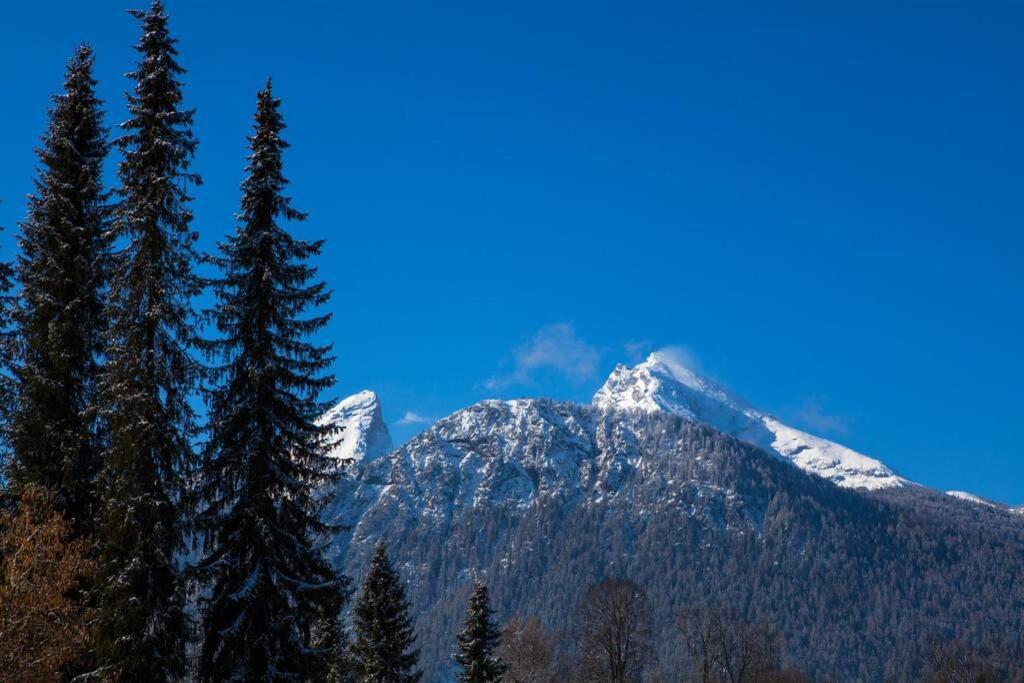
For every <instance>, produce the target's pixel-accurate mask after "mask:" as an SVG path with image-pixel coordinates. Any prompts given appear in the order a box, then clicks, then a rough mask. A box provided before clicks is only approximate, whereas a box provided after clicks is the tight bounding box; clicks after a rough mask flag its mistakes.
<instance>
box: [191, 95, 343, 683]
mask: <svg viewBox="0 0 1024 683" xmlns="http://www.w3.org/2000/svg"><path fill="white" fill-rule="evenodd" d="M279 106H280V100H278V99H275V98H274V96H273V94H272V90H271V84H270V81H269V80H268V81H267V85H266V88H265V89H264V90H262V91H260V92H259V94H258V96H257V108H256V116H255V126H254V128H255V132H254V134H253V135H252V136H250V137H249V147H250V155H249V162H248V166H247V167H246V170H247V171H248V177H247V178H246V179H245V181H244V182H243V183H242V210H241V213H240V214H239V220H240V222H241V225H240V227H239V228H238V229H237V230H236V231H235V232H234V234H233V235H232V236H231V237H230V238H229V239H228V240H227V242H226V243H224V244H222V245H221V252H222V257H221V258H219V259H217V261H218V263H219V265H220V267H221V268H222V271H223V277H222V279H220V280H218V281H217V282H216V283H215V292H216V295H217V301H218V306H217V308H216V309H215V310H214V311H213V312H212V313H213V316H212V317H213V319H214V321H215V322H216V326H217V329H218V330H219V332H220V337H219V338H218V339H217V340H216V341H214V342H211V344H210V346H211V347H212V350H213V351H214V352H215V356H216V357H218V358H220V359H221V360H222V361H223V363H222V364H221V365H219V366H218V367H216V368H215V369H214V372H215V373H216V375H218V376H219V379H220V381H219V382H218V386H217V387H216V388H215V389H214V391H213V392H212V395H211V402H210V440H209V443H208V450H207V452H206V454H205V457H204V460H203V483H202V491H201V499H202V500H203V503H204V505H205V506H206V507H205V509H204V511H203V512H202V513H201V514H200V516H199V518H198V525H197V529H198V530H199V531H200V532H201V534H202V535H204V536H205V548H206V553H205V555H204V557H203V559H202V560H201V561H200V563H199V565H198V567H197V569H198V572H199V575H200V576H202V577H205V578H206V579H207V580H208V582H209V584H210V587H211V590H210V594H209V596H208V597H206V598H204V601H203V602H204V606H203V616H204V628H203V647H202V657H201V665H200V674H201V676H202V678H203V679H204V680H208V681H228V680H231V681H294V680H309V679H310V678H311V677H313V676H314V675H316V674H318V673H320V672H322V671H324V670H325V667H326V666H327V665H328V663H329V660H330V659H332V658H333V657H334V655H335V652H334V650H335V649H336V647H335V645H336V644H337V642H338V638H337V636H338V634H337V633H333V634H331V633H325V632H324V628H328V629H330V628H331V627H332V626H333V625H334V624H336V622H337V617H338V613H339V612H340V609H341V606H342V601H343V596H344V594H345V581H344V580H343V579H341V578H339V577H338V576H337V575H336V574H335V573H334V571H333V570H332V569H331V567H330V566H329V565H328V564H327V562H326V561H325V559H324V556H323V552H322V541H321V539H324V538H325V537H326V533H327V532H328V531H329V530H330V528H329V527H327V526H326V525H324V524H323V523H322V522H321V521H320V511H321V510H320V509H321V503H320V501H319V500H318V497H317V496H316V495H315V493H316V491H317V490H318V489H320V488H321V487H322V486H323V485H324V484H325V483H327V482H328V481H329V480H331V479H332V478H333V476H334V475H333V472H334V467H333V466H332V461H331V459H330V457H329V456H328V455H327V450H328V447H329V445H330V440H331V434H332V431H331V428H330V427H326V426H320V425H317V424H316V419H317V418H318V417H319V416H320V415H321V414H322V413H323V412H324V410H325V409H326V405H325V404H324V403H322V402H321V401H320V400H319V395H320V393H321V391H322V390H324V389H326V388H327V387H329V386H330V385H331V384H332V382H333V378H332V377H331V376H330V375H328V374H326V373H325V371H326V369H327V367H328V365H329V364H330V362H331V360H332V359H331V357H330V356H329V355H328V353H329V347H324V346H316V345H314V344H311V343H310V342H309V341H308V340H307V338H308V336H309V335H310V334H312V333H313V332H315V331H317V330H319V329H320V328H322V327H323V326H324V325H325V324H326V323H327V321H328V320H329V316H327V315H320V316H317V315H309V314H308V312H309V311H310V309H312V308H314V307H316V306H319V305H321V304H323V303H325V302H326V301H327V298H328V296H329V292H328V291H327V290H326V289H325V287H324V284H323V283H322V282H315V283H313V282H311V279H312V278H313V277H314V276H315V273H316V269H315V268H314V267H312V266H310V265H309V264H308V263H307V261H308V260H309V259H310V258H311V257H314V256H316V255H317V254H319V252H320V248H321V244H322V243H321V242H319V241H316V242H304V241H300V240H298V239H296V238H294V237H293V236H292V235H290V234H289V233H288V231H287V230H285V229H284V228H283V227H282V226H281V225H280V223H281V222H282V221H287V220H292V221H299V220H303V219H304V218H305V217H306V216H305V214H302V213H299V212H298V211H296V210H295V209H293V208H292V207H291V203H290V200H289V198H287V197H286V196H285V195H284V194H283V193H284V189H285V186H286V185H287V181H286V180H285V178H284V176H283V175H282V164H281V155H282V152H283V150H284V149H285V148H286V147H287V146H288V145H287V143H286V142H285V141H284V140H282V139H281V131H282V130H283V129H284V128H285V125H284V122H283V120H282V118H281V114H280V112H279V110H278V108H279ZM314 627H316V628H314ZM318 646H319V647H318Z"/></svg>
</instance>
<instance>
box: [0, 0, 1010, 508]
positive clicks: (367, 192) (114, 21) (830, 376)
mask: <svg viewBox="0 0 1024 683" xmlns="http://www.w3.org/2000/svg"><path fill="white" fill-rule="evenodd" d="M132 4H133V3H131V2H128V1H127V0H113V1H108V0H93V1H91V2H88V3H83V2H51V3H37V2H27V1H24V0H13V2H11V1H10V0H9V1H8V2H5V3H4V21H3V22H2V23H0V92H2V93H3V119H2V121H3V125H2V126H0V146H2V149H3V158H2V161H0V200H2V202H3V203H2V204H0V225H4V226H7V228H8V234H9V233H10V232H11V229H12V228H13V226H15V224H16V222H17V221H18V220H19V219H20V218H21V217H22V216H23V213H24V195H25V194H26V193H27V192H28V191H29V189H30V181H31V174H32V169H33V166H34V158H33V156H32V147H33V145H34V144H35V142H36V140H37V139H38V136H39V135H40V133H41V132H42V130H43V126H44V122H45V108H46V106H47V96H48V95H49V94H50V93H52V92H54V91H55V90H56V89H58V88H59V86H60V82H61V75H62V69H63V65H64V63H65V61H66V59H67V58H68V57H69V56H70V55H71V53H72V51H73V50H74V47H75V45H76V44H77V43H78V42H79V41H82V40H87V41H89V42H91V43H92V44H93V46H94V47H95V49H96V51H97V53H98V58H97V65H96V66H97V76H98V77H99V79H100V80H101V85H100V89H101V93H102V95H103V96H104V98H105V99H106V100H107V111H108V120H109V122H110V123H111V124H115V123H117V122H119V121H120V120H122V119H123V117H124V105H123V97H122V93H123V91H124V90H125V89H126V88H127V87H128V83H127V82H126V81H125V79H124V78H123V76H122V74H123V73H124V72H125V71H127V70H129V69H130V68H131V67H132V64H133V59H134V56H133V52H132V50H131V45H132V44H133V43H134V41H135V39H136V36H137V28H136V24H135V22H134V20H132V19H131V18H130V17H129V16H127V15H126V14H125V13H124V11H123V9H124V8H125V7H126V6H132ZM135 4H142V3H135ZM772 4H773V5H775V7H774V8H773V9H768V8H767V7H766V5H767V3H736V2H723V3H699V4H698V3H692V4H691V3H682V2H678V3H669V2H666V3H642V2H640V3H601V2H587V3H570V2H563V3H553V2H518V3H480V2H444V3H438V2H418V3H392V2H375V3H347V2H331V3H327V2H324V3H316V2H292V3H281V2H263V1H260V0H250V1H247V2H234V1H230V2H217V3H206V2H202V3H200V2H195V1H192V0H168V8H169V11H170V13H171V18H172V30H173V32H174V33H175V34H176V35H177V36H178V37H179V38H180V41H181V42H180V45H179V47H180V50H181V61H182V63H183V64H184V65H185V66H186V68H188V70H189V73H188V75H187V76H186V81H187V87H186V98H187V101H188V104H189V105H191V106H194V107H196V109H197V134H198V136H199V139H200V147H199V152H198V157H197V160H196V168H197V170H198V171H199V172H200V173H201V174H202V175H203V176H204V179H205V184H204V186H203V187H202V188H199V189H198V190H197V193H196V194H197V201H196V202H195V210H196V223H195V225H196V227H197V229H199V230H200V231H201V233H202V236H203V237H202V239H203V245H204V246H205V247H210V246H212V245H213V244H214V242H215V241H216V240H217V239H218V238H220V237H221V236H223V235H224V234H225V233H226V232H227V231H229V230H230V229H231V227H232V215H233V212H234V211H235V210H236V208H237V205H238V183H239V182H240V180H241V178H242V167H243V163H244V154H245V139H244V136H245V135H246V134H247V133H248V130H249V125H250V120H251V113H252V109H253V107H254V100H255V92H256V90H257V89H258V88H259V86H260V85H261V84H262V82H263V80H264V79H265V78H266V76H267V75H268V74H269V75H273V77H274V79H275V88H276V90H277V92H278V94H279V95H280V96H281V97H282V98H283V100H284V104H283V112H284V115H285V117H286V120H287V122H288V123H289V126H290V127H289V129H288V131H286V133H287V137H288V139H289V140H290V141H291V143H292V144H293V148H292V150H290V152H289V154H288V156H287V159H286V168H287V172H288V175H289V177H290V178H291V180H292V181H293V186H292V194H293V196H294V198H295V204H296V206H297V207H299V208H302V209H306V210H308V211H309V212H310V214H311V218H310V220H309V221H307V222H306V223H305V224H302V225H301V226H298V227H296V231H297V232H298V233H299V234H301V235H303V236H308V237H324V238H326V239H327V240H328V243H327V247H326V250H325V252H324V255H323V259H322V263H321V272H322V274H323V276H324V277H325V278H326V279H327V280H328V281H329V282H330V284H331V286H332V287H333V288H334V291H335V295H334V299H333V301H332V304H331V308H332V310H333V311H334V313H335V318H334V321H333V323H332V325H331V327H330V329H329V330H328V331H327V334H326V336H327V337H329V338H330V339H332V340H333V342H334V344H335V349H336V352H337V355H338V360H337V364H336V372H337V376H338V380H339V381H338V386H337V390H336V394H337V395H338V396H343V395H347V394H349V393H352V392H355V391H357V390H359V389H362V388H372V389H375V390H376V391H377V392H378V393H379V394H380V395H381V397H382V400H383V403H384V409H385V416H386V418H387V419H388V420H389V421H390V422H391V423H392V425H393V429H394V431H395V432H396V435H397V436H399V437H407V436H408V435H410V434H412V433H414V432H415V431H416V430H417V429H420V428H422V425H419V424H417V423H416V421H415V420H414V419H413V420H410V421H409V422H408V423H407V424H402V425H398V424H396V423H397V422H399V421H400V420H401V419H402V418H403V417H404V416H406V415H407V413H411V414H413V415H412V416H411V417H415V416H417V415H418V416H422V417H425V418H435V417H439V416H442V415H445V414H447V413H449V412H451V411H453V410H455V409H457V408H459V407H462V406H465V405H468V404H470V403H472V402H474V401H476V400H479V399H482V398H485V397H492V396H501V397H513V396H527V395H550V396H554V397H557V398H566V399H574V400H587V399H589V397H590V395H591V394H592V393H593V391H594V390H595V389H596V388H597V387H598V386H599V385H600V384H601V382H602V381H603V379H604V375H606V374H607V373H608V372H609V371H610V370H611V369H612V367H614V365H615V363H616V362H628V361H633V360H636V359H637V358H638V357H639V356H640V355H641V354H642V353H644V352H645V351H648V350H651V349H654V348H658V347H661V346H665V345H679V346H682V347H685V348H686V349H688V350H689V352H690V353H691V354H692V355H693V356H694V357H695V358H697V359H698V362H699V363H700V365H701V367H702V368H703V369H704V371H705V372H707V373H709V374H710V375H711V376H712V377H714V378H716V379H717V380H719V381H720V382H722V383H724V384H725V385H727V386H729V387H731V388H732V389H733V390H735V391H737V392H738V393H740V394H742V395H744V396H746V397H747V398H748V399H749V400H750V401H751V402H752V403H753V404H755V405H757V406H759V407H762V408H764V409H767V410H769V411H772V412H774V413H776V414H777V415H779V416H781V417H782V418H783V419H786V420H788V421H789V422H791V423H793V424H795V425H797V426H802V427H804V428H807V429H808V430H810V431H814V432H817V433H822V434H824V435H826V436H830V437H833V438H836V439H837V440H839V441H841V442H843V443H846V444H848V445H850V446H851V447H854V448H856V449H858V450H860V451H863V452H865V453H868V454H871V455H873V456H876V457H878V458H880V459H882V460H883V461H884V462H886V463H887V464H889V465H890V466H892V467H893V468H895V469H896V470H898V471H899V472H900V473H901V474H904V475H905V476H908V477H910V478H912V479H915V480H917V481H920V482H922V483H925V484H928V485H931V486H935V487H939V488H944V489H951V488H957V489H965V490H969V491H972V492H975V493H977V494H980V495H985V496H989V497H992V498H995V499H998V500H1003V501H1007V502H1011V503H1015V504H1021V503H1024V457H1022V456H1024V445H1022V440H1021V425H1022V423H1024V419H1022V409H1021V399H1020V386H1021V384H1022V380H1024V358H1022V354H1021V346H1022V343H1021V340H1022V333H1024V329H1022V328H1024V324H1022V310H1024V306H1022V304H1024V268H1022V267H1021V257H1022V248H1024V236H1022V227H1024V201H1022V197H1024V193H1022V189H1024V162H1022V159H1024V126H1022V122H1024V89H1022V88H1021V87H1020V74H1021V72H1022V69H1024V52H1022V51H1021V49H1020V42H1019V40H1020V38H1019V27H1020V26H1021V25H1024V5H1021V4H1020V3H1009V2H1007V3H996V2H993V3H975V2H961V3H952V2H948V3H941V4H938V3H899V2H879V3H869V2H862V3H842V4H839V3H810V2H807V3H795V4H786V3H772ZM111 166H112V165H111ZM4 247H5V249H7V250H6V252H5V253H7V254H8V256H9V255H10V249H9V241H8V240H5V241H4Z"/></svg>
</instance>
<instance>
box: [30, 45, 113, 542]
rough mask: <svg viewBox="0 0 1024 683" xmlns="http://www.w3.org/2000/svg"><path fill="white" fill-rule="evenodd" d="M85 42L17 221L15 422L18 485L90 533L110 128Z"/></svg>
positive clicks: (56, 101)
mask: <svg viewBox="0 0 1024 683" xmlns="http://www.w3.org/2000/svg"><path fill="white" fill-rule="evenodd" d="M92 67H93V53H92V50H91V49H90V48H89V47H88V46H85V45H83V46H82V47H80V48H79V49H78V52H77V53H76V54H75V56H74V58H73V59H72V60H71V61H70V62H69V63H68V67H67V72H66V76H65V80H64V92H63V93H62V94H61V95H58V96H56V97H54V99H53V101H54V106H53V107H52V108H51V109H50V114H49V126H48V128H47V131H46V133H45V134H44V135H43V139H42V146H41V147H40V148H39V149H38V150H37V152H36V154H37V156H38V157H39V162H40V168H39V177H38V178H37V179H36V181H35V194H34V195H33V196H32V197H30V198H29V209H28V218H27V219H26V220H25V221H24V222H23V223H22V224H21V237H20V239H19V243H20V246H21V256H20V257H19V259H18V263H17V271H16V275H17V279H18V282H19V283H20V285H21V296H20V297H19V305H18V307H17V308H16V310H15V311H14V319H15V327H16V338H17V356H18V369H17V372H16V375H15V376H16V385H15V386H16V407H15V410H14V411H13V416H12V419H11V425H10V435H11V441H12V445H13V450H14V456H15V457H14V462H13V466H12V469H11V478H12V481H13V482H14V484H15V485H19V486H21V485H25V486H39V487H43V488H44V489H46V490H47V491H49V492H50V494H51V495H52V500H53V504H54V506H55V508H56V509H57V510H58V511H59V512H62V513H64V514H65V516H66V518H67V519H68V520H69V522H71V524H72V528H73V529H74V530H75V531H76V532H77V533H79V534H86V535H90V534H92V532H93V530H94V521H95V516H96V513H97V504H96V501H95V495H94V494H95V483H96V482H95V478H96V473H97V472H98V470H99V465H100V448H101V443H100V439H99V428H98V426H97V415H96V398H97V385H98V380H99V363H98V358H99V356H100V353H101V352H102V340H103V333H104V330H105V323H104V314H105V312H104V301H103V297H104V296H105V291H104V283H105V268H106V258H107V242H106V237H105V232H106V230H107V223H108V216H109V207H108V205H107V198H108V197H107V193H106V192H105V191H104V189H103V179H102V173H103V161H104V159H105V158H106V155H107V149H108V143H107V140H106V138H107V130H106V128H104V126H103V113H102V112H101V110H100V101H99V99H97V97H96V93H95V85H96V82H95V80H93V76H92Z"/></svg>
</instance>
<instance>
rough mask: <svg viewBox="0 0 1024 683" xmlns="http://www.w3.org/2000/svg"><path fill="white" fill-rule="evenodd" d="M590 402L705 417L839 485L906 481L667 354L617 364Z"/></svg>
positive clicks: (603, 406) (889, 484)
mask: <svg viewBox="0 0 1024 683" xmlns="http://www.w3.org/2000/svg"><path fill="white" fill-rule="evenodd" d="M593 403H594V405H595V406H597V407H598V408H601V409H603V410H618V411H622V410H640V411H644V412H655V411H664V412H668V413H672V414H675V415H680V416H683V417H687V418H690V419H694V420H699V421H701V422H706V423H708V424H710V425H711V426H712V427H715V428H716V429H718V430H720V431H723V432H726V433H728V434H731V435H733V436H735V437H737V438H739V439H742V440H743V441H747V442H749V443H752V444H754V445H756V446H759V447H760V448H763V449H765V450H767V451H769V452H773V453H775V454H777V455H778V456H779V457H781V458H783V459H784V460H787V461H789V462H791V463H793V464H794V465H796V466H797V467H799V468H800V469H802V470H804V471H807V472H810V473H813V474H816V475H818V476H820V477H824V478H825V479H828V480H830V481H832V482H833V483H835V484H836V485H838V486H842V487H846V488H864V489H871V490H877V489H885V488H893V487H899V486H904V485H906V484H909V483H911V482H909V481H908V480H906V479H904V478H903V477H900V476H898V475H897V474H896V473H895V472H893V471H892V470H891V469H889V468H888V467H886V466H885V465H884V464H882V463H881V462H879V461H878V460H875V459H874V458H870V457H868V456H866V455H863V454H862V453H858V452H856V451H854V450H852V449H850V448H847V447H846V446H843V445H840V444H838V443H835V442H833V441H829V440H828V439H823V438H821V437H818V436H814V435H813V434H808V433H806V432H803V431H801V430H799V429H794V428H793V427H790V426H788V425H785V424H783V423H782V422H780V421H778V420H777V419H775V418H774V417H772V416H770V415H768V414H766V413H763V412H761V411H759V410H756V409H755V408H752V407H750V406H748V405H746V404H745V402H743V401H742V400H740V399H739V398H737V397H735V396H733V395H732V394H730V393H729V392H728V391H727V390H726V389H724V388H723V387H720V386H718V385H717V384H715V383H714V382H712V381H710V380H708V379H706V378H704V377H701V376H700V374H698V373H697V372H695V371H694V370H693V369H691V368H689V367H686V365H685V364H684V363H683V362H681V361H680V360H679V359H678V358H676V357H675V356H674V355H673V354H671V353H665V352H656V353H652V354H651V355H650V356H648V358H647V360H645V361H644V362H642V363H640V364H638V365H636V366H634V367H632V368H630V367H627V366H625V365H619V366H617V367H616V368H615V370H614V371H613V372H612V374H611V376H610V377H609V378H608V381H607V382H605V384H604V386H603V387H601V388H600V389H599V390H598V392H597V393H596V394H595V395H594V400H593Z"/></svg>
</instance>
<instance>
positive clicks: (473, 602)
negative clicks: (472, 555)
mask: <svg viewBox="0 0 1024 683" xmlns="http://www.w3.org/2000/svg"><path fill="white" fill-rule="evenodd" d="M493 615H494V612H493V610H491V606H490V602H489V601H488V597H487V586H485V585H484V584H483V583H482V582H481V581H479V580H478V581H476V583H475V584H474V586H473V595H472V596H471V597H470V599H469V608H468V609H467V610H466V623H465V626H464V627H463V629H462V632H461V633H459V635H458V646H459V651H458V652H457V653H455V661H456V662H458V663H459V666H460V667H462V671H460V672H459V674H458V676H457V677H456V679H457V680H459V681H463V682H464V683H494V682H495V681H500V680H501V677H502V676H503V675H504V674H505V670H506V669H507V668H508V667H506V666H505V663H504V662H502V661H501V659H500V658H499V657H497V656H496V655H495V652H496V651H497V649H498V646H499V645H500V641H501V631H500V630H499V629H498V627H497V626H495V625H494V624H493V623H492V620H491V617H492V616H493Z"/></svg>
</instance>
